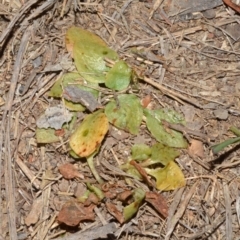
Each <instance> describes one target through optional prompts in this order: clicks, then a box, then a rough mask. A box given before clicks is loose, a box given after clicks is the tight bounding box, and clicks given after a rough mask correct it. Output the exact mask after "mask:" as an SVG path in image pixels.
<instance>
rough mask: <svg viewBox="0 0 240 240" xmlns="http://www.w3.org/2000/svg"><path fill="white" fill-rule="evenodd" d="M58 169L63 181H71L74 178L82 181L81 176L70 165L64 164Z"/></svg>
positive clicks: (82, 177)
mask: <svg viewBox="0 0 240 240" xmlns="http://www.w3.org/2000/svg"><path fill="white" fill-rule="evenodd" d="M58 169H59V172H60V173H61V174H62V175H63V177H64V178H65V179H73V178H75V177H78V178H81V179H84V176H83V174H81V173H80V172H79V171H78V170H77V169H76V168H75V167H74V165H72V164H71V163H65V164H63V165H61V166H60V167H59V168H58Z"/></svg>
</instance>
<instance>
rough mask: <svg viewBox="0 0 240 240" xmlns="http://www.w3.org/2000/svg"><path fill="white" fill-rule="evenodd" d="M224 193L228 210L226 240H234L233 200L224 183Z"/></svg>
mask: <svg viewBox="0 0 240 240" xmlns="http://www.w3.org/2000/svg"><path fill="white" fill-rule="evenodd" d="M223 193H224V198H225V209H226V239H227V240H232V239H233V226H232V222H233V216H232V209H231V202H232V201H231V198H230V191H229V187H228V185H227V183H223Z"/></svg>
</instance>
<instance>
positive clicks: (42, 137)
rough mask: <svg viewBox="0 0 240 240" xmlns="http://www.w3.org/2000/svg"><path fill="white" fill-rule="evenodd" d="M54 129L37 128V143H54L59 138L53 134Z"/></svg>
mask: <svg viewBox="0 0 240 240" xmlns="http://www.w3.org/2000/svg"><path fill="white" fill-rule="evenodd" d="M55 132H56V130H55V129H52V128H37V129H36V139H37V143H55V142H59V141H60V139H59V137H58V136H56V135H55Z"/></svg>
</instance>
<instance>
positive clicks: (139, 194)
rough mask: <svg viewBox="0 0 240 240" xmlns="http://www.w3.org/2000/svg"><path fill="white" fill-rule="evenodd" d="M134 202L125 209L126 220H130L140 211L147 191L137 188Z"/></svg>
mask: <svg viewBox="0 0 240 240" xmlns="http://www.w3.org/2000/svg"><path fill="white" fill-rule="evenodd" d="M133 198H134V202H133V203H131V204H129V205H128V206H126V207H125V208H124V209H123V217H124V221H125V222H126V221H128V220H129V219H131V218H132V217H133V215H134V214H136V212H137V211H138V209H139V207H140V206H141V203H142V201H143V199H144V198H145V192H144V191H143V190H142V189H141V188H136V189H135V190H134V192H133Z"/></svg>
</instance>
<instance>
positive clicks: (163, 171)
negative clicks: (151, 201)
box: [145, 161, 186, 191]
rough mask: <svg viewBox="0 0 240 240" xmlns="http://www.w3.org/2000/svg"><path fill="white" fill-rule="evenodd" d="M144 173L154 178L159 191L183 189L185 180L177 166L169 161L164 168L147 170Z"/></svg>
mask: <svg viewBox="0 0 240 240" xmlns="http://www.w3.org/2000/svg"><path fill="white" fill-rule="evenodd" d="M145 170H146V172H147V173H148V174H150V175H151V176H153V177H154V178H156V187H157V189H158V190H161V191H170V190H174V189H177V188H181V187H184V186H185V185H186V180H185V178H184V175H183V173H182V171H181V169H180V168H179V167H178V165H177V164H176V163H175V162H173V161H171V162H169V163H168V164H167V165H166V166H165V167H164V168H158V169H148V168H145Z"/></svg>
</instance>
